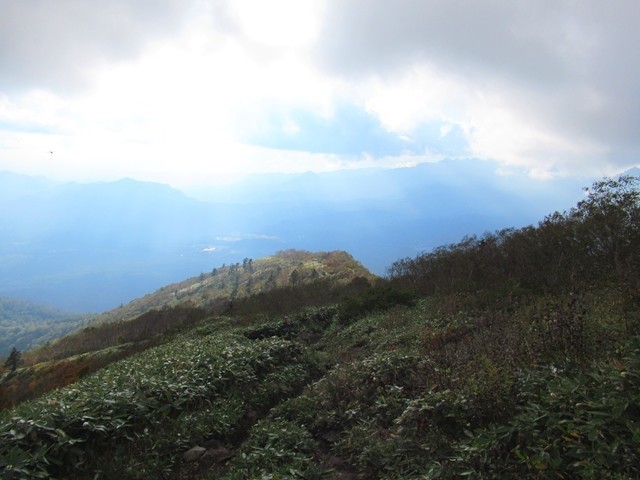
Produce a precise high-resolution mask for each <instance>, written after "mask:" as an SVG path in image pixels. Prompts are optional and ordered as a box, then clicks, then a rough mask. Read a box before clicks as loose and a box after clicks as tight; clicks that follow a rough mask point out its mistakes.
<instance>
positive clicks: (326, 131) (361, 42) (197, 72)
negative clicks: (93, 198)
mask: <svg viewBox="0 0 640 480" xmlns="http://www.w3.org/2000/svg"><path fill="white" fill-rule="evenodd" d="M637 18H640V3H638V2H636V1H635V0H620V1H616V2H614V3H603V2H599V1H596V0H583V1H578V0H558V1H556V2H553V3H545V2H524V1H513V2H508V1H499V0H477V1H475V2H473V3H470V2H466V1H463V0H446V1H445V0H397V1H394V2H391V1H390V0H367V1H365V0H349V1H340V0H306V1H305V2H300V1H299V0H273V1H270V2H264V1H262V0H186V1H180V2H179V1H178V0H157V1H153V2H152V1H150V0H105V1H104V2H97V1H90V0H33V1H30V2H21V1H17V0H9V1H7V2H4V4H3V11H2V15H1V16H0V65H1V66H2V67H1V68H0V168H5V169H12V170H17V171H22V172H24V173H41V174H46V175H52V174H53V175H55V176H57V177H59V178H60V177H66V178H69V177H71V178H74V179H80V180H82V179H86V180H93V179H98V178H100V177H104V178H109V179H114V178H117V177H118V176H136V177H137V178H141V179H149V180H158V181H165V182H170V183H173V184H178V183H179V184H181V185H185V184H188V183H190V182H193V181H195V182H203V181H205V179H206V180H207V181H211V180H212V179H216V178H219V177H221V176H222V175H231V176H235V175H240V174H243V173H249V172H274V171H287V172H292V171H296V172H298V171H305V170H313V171H330V170H336V169H342V168H362V167H364V166H367V167H371V166H385V167H390V166H391V167H392V166H398V165H415V164H417V163H420V162H423V161H433V160H434V159H439V158H443V157H464V156H469V157H478V158H490V159H495V160H498V161H500V162H501V163H503V164H504V165H505V166H506V167H509V168H510V167H518V168H522V169H525V170H527V171H529V172H530V173H531V174H532V175H536V176H549V175H561V174H583V173H589V174H595V175H600V174H605V173H609V174H611V173H615V172H616V171H620V170H622V169H624V168H627V167H629V166H631V165H633V164H637V162H638V158H640V155H638V154H639V153H640V137H638V135H637V125H639V124H640V91H638V89H637V85H639V84H640V58H639V55H640V54H639V53H638V52H637V50H638V49H637V48H635V46H636V45H637V44H639V43H640V29H637V28H636V25H635V23H636V19H637ZM51 150H53V151H55V152H56V153H55V158H51V155H50V154H48V152H49V151H51ZM507 169H508V168H507Z"/></svg>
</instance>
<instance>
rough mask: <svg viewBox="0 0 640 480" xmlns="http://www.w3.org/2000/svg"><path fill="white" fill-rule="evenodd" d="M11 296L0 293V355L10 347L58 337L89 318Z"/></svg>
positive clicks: (24, 347)
mask: <svg viewBox="0 0 640 480" xmlns="http://www.w3.org/2000/svg"><path fill="white" fill-rule="evenodd" d="M90 318H91V317H90V316H88V315H79V314H73V313H69V312H64V311H62V310H60V309H57V308H53V307H48V306H43V305H36V304H33V303H31V302H27V301H24V300H18V299H15V298H7V297H0V358H2V357H4V356H6V355H8V354H9V352H10V351H11V349H12V348H13V347H15V348H17V349H18V350H29V349H32V348H35V347H37V346H40V345H43V344H45V343H46V342H49V341H51V340H54V339H56V338H59V337H62V336H63V335H65V334H67V333H69V332H70V331H72V330H75V329H76V328H78V327H79V326H81V325H83V324H84V323H86V322H88V321H89V320H90Z"/></svg>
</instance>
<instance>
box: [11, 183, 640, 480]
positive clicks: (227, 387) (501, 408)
mask: <svg viewBox="0 0 640 480" xmlns="http://www.w3.org/2000/svg"><path fill="white" fill-rule="evenodd" d="M639 185H640V178H636V177H630V176H625V177H620V178H618V179H604V180H602V181H599V182H596V183H594V184H593V185H592V186H591V187H590V188H588V189H587V190H586V195H585V197H584V199H583V200H581V201H580V202H579V203H578V204H577V205H576V206H575V207H574V208H572V209H570V210H567V211H565V212H555V213H553V214H551V215H549V216H547V217H546V218H544V219H543V220H541V221H540V222H539V223H538V225H537V226H529V227H524V228H518V229H516V228H510V229H503V230H499V231H496V232H494V233H487V234H485V235H482V236H481V237H477V236H473V235H470V236H467V237H465V238H464V239H462V240H461V241H460V242H458V243H455V244H449V245H443V246H441V247H439V248H436V249H433V250H432V251H428V252H424V253H421V254H419V255H417V256H416V257H414V258H406V259H400V260H398V261H396V262H394V263H393V264H392V265H391V266H390V267H389V275H388V277H386V278H384V279H367V278H366V277H363V276H361V275H358V276H353V277H351V278H350V279H344V281H342V282H334V283H330V282H329V280H328V279H326V278H325V279H322V278H320V277H321V276H320V275H318V278H315V279H311V278H310V279H309V281H308V282H304V281H301V279H300V278H298V279H296V278H295V277H296V276H295V275H294V278H293V279H292V278H291V276H292V273H293V270H291V271H290V273H289V274H288V279H287V283H286V284H285V285H281V286H279V287H278V286H276V288H272V289H270V290H261V291H260V292H256V293H252V294H250V295H249V294H247V295H244V296H241V295H240V294H239V293H240V291H241V290H242V285H244V290H245V292H246V283H244V284H243V283H242V280H241V279H242V278H245V277H240V276H239V277H238V278H240V280H238V282H237V289H236V288H234V287H235V284H234V283H233V282H232V284H231V286H229V285H227V284H225V286H224V288H222V290H225V291H228V292H230V293H232V292H234V291H235V292H236V296H235V297H234V298H233V301H231V298H230V297H229V296H227V297H225V298H227V300H225V302H219V301H211V299H209V297H208V296H207V295H206V292H207V290H208V289H210V288H213V289H216V288H217V287H216V285H217V283H216V281H215V280H214V279H215V278H216V276H217V275H218V274H219V272H216V273H215V274H214V273H213V272H211V274H205V275H204V276H203V278H198V279H192V280H190V281H189V282H188V283H185V284H184V285H182V286H181V287H180V288H176V287H173V288H170V289H169V290H168V291H166V292H163V293H162V295H163V296H166V298H168V299H171V301H175V299H176V297H178V292H180V291H182V292H183V293H182V294H183V295H185V297H184V299H185V303H180V302H178V303H176V304H174V305H168V306H166V308H161V309H160V310H150V311H147V312H146V313H143V314H142V315H141V316H139V317H133V318H128V319H121V320H117V321H105V322H103V323H100V324H96V325H95V326H93V327H92V328H95V329H96V330H95V331H94V332H93V333H99V332H106V331H108V330H100V329H102V328H106V327H108V326H109V325H116V324H119V327H121V328H119V329H118V330H114V332H113V333H114V334H115V333H116V332H120V334H127V333H126V332H128V330H127V328H126V326H127V325H137V326H136V328H135V329H132V333H134V332H142V331H144V328H143V327H145V326H146V328H148V331H147V333H150V332H155V333H154V335H151V336H149V335H148V334H147V335H146V336H141V339H140V340H139V341H136V340H132V339H130V338H126V337H125V338H122V342H121V343H116V344H113V346H111V347H106V348H103V349H102V350H98V351H94V352H87V353H83V354H79V355H76V356H75V357H73V358H69V359H68V362H67V365H68V366H71V365H76V366H77V365H82V362H83V361H84V359H85V358H86V356H88V355H96V354H98V352H100V353H99V354H100V355H103V358H104V359H105V365H106V366H105V368H101V369H99V370H98V371H95V372H94V373H90V372H89V371H88V370H87V371H86V372H83V374H82V375H79V376H81V377H82V378H80V379H79V380H77V381H75V382H74V383H73V384H71V385H68V386H67V387H65V388H59V389H57V390H55V391H53V392H50V393H48V394H47V395H45V396H43V397H42V398H39V399H35V400H32V401H26V402H23V403H21V404H19V405H17V406H16V407H14V408H13V409H8V410H5V412H3V413H2V414H0V468H1V469H2V472H3V474H4V476H5V477H6V478H70V479H90V478H91V479H94V478H105V479H109V478H123V479H147V478H164V479H179V480H192V479H193V480H195V479H223V480H241V479H242V480H244V479H254V478H256V479H258V478H259V479H291V480H293V479H326V480H369V479H385V480H401V479H402V480H424V479H427V478H429V479H446V480H450V479H451V480H452V479H460V478H473V479H504V478H508V479H540V478H567V479H596V478H597V479H601V478H602V479H635V478H639V477H640V453H639V452H640V336H638V331H639V330H640V294H639V293H638V292H640V276H639V275H638V272H639V271H640V249H639V248H638V245H640V189H639ZM299 255H300V254H299V253H296V254H294V255H293V256H294V257H296V258H297V257H298V256H299ZM306 255H307V254H304V256H306ZM285 256H287V255H285ZM343 258H345V259H348V258H349V257H348V256H345V257H343ZM300 261H302V262H303V264H302V265H300V263H299V262H300ZM316 261H317V260H316ZM256 262H257V261H254V262H251V263H256ZM296 262H297V263H296ZM294 264H295V265H297V267H296V270H298V269H300V270H298V272H300V271H301V270H303V268H302V267H303V265H304V264H305V260H294ZM256 265H257V263H256ZM227 268H228V267H226V266H225V268H224V269H222V270H223V272H222V275H228V278H229V279H234V278H236V277H234V276H233V275H232V273H231V272H230V271H227V270H226V269H227ZM243 268H245V269H246V270H247V271H248V270H250V268H251V267H250V266H249V262H248V261H247V262H246V264H243V265H237V266H235V267H234V270H237V272H234V275H235V274H237V273H238V272H240V271H241V270H242V269H243ZM311 271H313V269H312V270H311ZM318 273H320V272H318ZM208 275H209V276H210V278H209V279H208V278H207V276H208ZM314 276H315V275H314ZM247 278H249V277H247ZM267 278H268V277H267ZM282 278H283V279H284V278H285V276H283V277H282ZM208 280H210V281H208ZM234 282H235V280H234ZM258 283H259V282H258ZM192 287H193V288H192ZM174 294H175V295H174ZM187 294H189V295H192V297H191V300H187ZM191 301H192V302H193V303H192V304H190V302H191ZM207 305H208V306H207ZM218 309H219V310H218ZM131 311H132V312H133V311H134V310H133V307H132V310H131ZM172 317H173V318H174V319H173V320H172V321H169V319H170V318H172ZM163 322H164V323H163ZM161 325H164V326H163V328H162V329H159V330H155V326H161ZM165 327H166V328H165ZM160 331H162V332H163V333H159V332H160ZM87 333H91V330H89V331H88V332H87ZM103 334H104V333H103ZM98 336H100V335H96V337H98ZM89 337H90V335H89V336H87V337H85V338H89ZM62 344H63V343H62V342H61V345H62ZM128 348H131V349H132V350H131V351H127V349H128ZM135 349H137V351H136V352H134V350H135ZM109 355H112V356H111V357H110V358H109V361H107V360H106V359H107V357H109ZM116 355H120V356H121V359H120V360H119V361H115V362H114V361H113V359H114V358H115V356H116ZM27 356H28V355H27ZM25 357H26V356H25ZM125 357H126V358H125ZM74 362H75V363H74ZM107 363H108V365H107ZM34 366H37V365H34ZM14 367H15V364H13V365H10V366H8V367H7V368H8V369H10V370H12V371H9V372H6V373H5V374H4V377H3V383H2V385H3V387H4V386H6V385H7V381H10V380H11V378H15V377H19V376H21V375H22V374H23V372H24V371H26V370H27V369H28V368H29V367H24V366H18V368H14ZM3 395H5V398H6V395H7V392H6V389H5V390H4V391H3Z"/></svg>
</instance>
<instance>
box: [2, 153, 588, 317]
mask: <svg viewBox="0 0 640 480" xmlns="http://www.w3.org/2000/svg"><path fill="white" fill-rule="evenodd" d="M496 170H497V164H494V163H492V162H487V161H480V160H464V161H463V160H456V161H453V160H451V161H443V162H440V163H433V164H421V165H419V166H416V167H412V168H401V169H395V170H385V169H369V170H351V171H340V172H333V173H324V174H313V173H306V174H301V175H293V174H287V175H284V174H283V175H257V176H253V177H250V178H248V179H246V180H245V181H243V182H242V183H238V184H234V185H230V186H224V187H207V188H206V189H205V188H201V189H199V190H195V189H194V190H192V191H190V192H189V194H190V195H191V196H187V195H186V194H185V193H183V192H181V191H178V190H176V189H174V188H171V187H169V186H167V185H162V184H156V183H149V182H141V181H136V180H132V179H122V180H119V181H116V182H100V183H85V184H80V183H56V182H53V181H50V180H47V179H44V178H41V177H29V176H24V175H17V174H14V173H10V172H0V295H3V296H11V297H18V298H23V299H29V300H33V301H37V302H40V303H47V304H51V305H55V306H58V307H60V308H64V309H67V310H73V311H83V312H100V311H104V310H108V309H111V308H114V307H116V306H118V305H119V304H123V303H126V302H129V301H130V300H132V299H134V298H137V297H140V296H143V295H144V294H146V293H149V292H151V291H153V290H155V289H157V288H159V287H161V286H163V285H166V284H169V283H173V282H177V281H180V280H182V279H184V278H187V277H190V276H194V275H198V274H199V273H200V272H210V271H211V269H212V268H214V267H216V266H219V265H221V264H223V263H235V262H242V260H243V259H244V258H259V257H263V256H267V255H271V254H273V253H274V252H276V251H279V250H284V249H288V248H296V249H305V250H311V251H320V250H324V251H328V250H347V251H349V252H351V253H352V254H353V255H354V257H355V258H356V259H357V260H359V261H360V262H362V263H363V264H364V265H365V266H366V267H367V268H369V269H370V270H371V271H373V272H374V273H377V274H384V273H385V268H386V267H387V266H389V265H390V264H391V263H392V262H393V261H395V260H397V259H399V258H402V257H406V256H414V255H415V254H416V253H418V252H420V251H424V250H429V249H431V248H433V247H435V246H438V245H441V244H443V243H450V242H455V241H458V240H460V238H461V237H462V236H463V235H465V234H469V233H477V234H482V233H483V232H485V231H493V230H496V229H500V228H505V227H520V226H524V225H528V224H535V223H537V222H538V221H539V220H541V219H542V218H543V217H544V216H545V215H546V214H548V213H549V212H552V211H555V210H564V209H567V208H570V207H571V206H573V205H574V204H575V203H576V201H577V200H579V198H580V196H581V195H582V193H581V188H582V187H584V186H588V185H589V184H590V183H591V182H592V181H593V179H592V178H582V179H575V178H573V179H554V180H545V181H542V180H535V179H531V178H529V177H527V176H525V175H499V174H496ZM196 198H198V199H196Z"/></svg>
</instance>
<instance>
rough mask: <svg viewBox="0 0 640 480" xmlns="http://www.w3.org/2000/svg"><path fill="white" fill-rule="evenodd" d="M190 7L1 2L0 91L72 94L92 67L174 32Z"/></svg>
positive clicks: (144, 0) (169, 2)
mask: <svg viewBox="0 0 640 480" xmlns="http://www.w3.org/2000/svg"><path fill="white" fill-rule="evenodd" d="M188 11H189V10H188V9H187V10H185V9H184V5H183V3H182V2H180V1H179V0H157V1H156V0H153V1H151V0H104V1H101V2H91V1H84V0H34V1H29V2H21V1H13V0H9V1H6V2H3V4H2V15H0V65H2V69H0V91H2V92H5V93H6V92H11V91H16V90H17V91H20V90H22V89H25V88H39V89H50V90H54V91H61V92H73V91H74V90H75V89H77V88H79V87H81V86H86V85H87V82H89V81H90V79H89V78H88V75H89V73H90V71H89V69H90V67H92V66H94V65H97V64H101V63H108V62H113V61H120V60H126V59H132V58H135V57H136V56H137V55H138V54H140V52H141V51H142V49H143V48H144V47H145V45H147V44H149V43H150V42H152V41H153V40H155V39H158V38H163V37H168V36H171V35H172V34H174V33H175V32H176V30H177V29H178V28H179V27H180V25H181V20H182V19H183V18H184V16H185V14H186V13H187V12H188Z"/></svg>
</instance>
